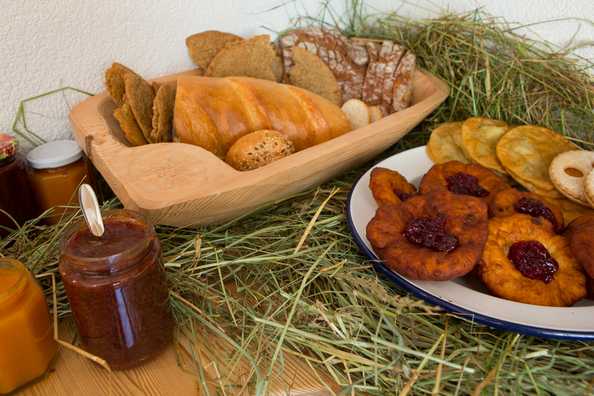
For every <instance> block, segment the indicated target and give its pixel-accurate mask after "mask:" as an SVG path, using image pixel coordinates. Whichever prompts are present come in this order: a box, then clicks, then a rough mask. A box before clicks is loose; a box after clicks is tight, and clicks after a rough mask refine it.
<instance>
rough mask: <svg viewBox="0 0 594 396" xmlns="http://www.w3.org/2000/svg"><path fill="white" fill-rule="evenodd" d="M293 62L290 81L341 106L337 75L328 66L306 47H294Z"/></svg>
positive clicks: (289, 76)
mask: <svg viewBox="0 0 594 396" xmlns="http://www.w3.org/2000/svg"><path fill="white" fill-rule="evenodd" d="M293 63H294V66H293V67H291V68H290V69H289V70H288V72H287V78H288V82H289V84H291V85H295V86H297V87H300V88H304V89H307V90H308V91H311V92H313V93H315V94H318V95H320V96H321V97H323V98H326V99H328V100H329V101H330V102H332V103H334V104H335V105H337V106H340V105H341V103H342V99H341V96H340V87H339V86H338V83H337V82H336V77H334V74H332V72H331V71H330V69H329V68H328V66H326V64H325V63H324V62H322V60H321V59H320V58H319V57H318V56H317V55H314V54H312V53H311V52H309V51H308V50H306V49H303V48H300V47H295V48H293Z"/></svg>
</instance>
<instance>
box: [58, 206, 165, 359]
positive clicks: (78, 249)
mask: <svg viewBox="0 0 594 396" xmlns="http://www.w3.org/2000/svg"><path fill="white" fill-rule="evenodd" d="M103 215H104V219H103V221H104V226H105V233H104V234H103V236H101V237H95V236H93V234H91V232H90V231H89V229H88V228H87V225H86V223H84V221H81V222H79V223H78V224H75V225H73V226H72V227H71V229H70V230H68V231H67V232H66V235H65V236H64V238H63V240H62V244H61V252H62V253H61V257H60V264H59V270H60V274H61V275H62V280H63V281H64V287H65V289H66V294H67V296H68V301H69V302H70V307H71V309H72V314H73V316H74V320H75V322H76V326H77V328H78V332H79V334H80V337H81V342H82V346H83V348H84V349H86V350H87V351H88V352H90V353H92V354H94V355H97V356H99V357H101V358H103V359H105V360H106V361H107V362H108V363H109V365H110V366H111V367H112V368H113V369H126V368H130V367H133V366H137V365H139V364H141V363H142V362H144V361H145V360H147V359H150V358H151V357H153V356H155V355H156V354H158V353H159V352H160V351H161V350H163V349H164V348H165V346H166V345H167V344H168V343H169V342H170V341H171V339H172V335H173V319H172V316H171V312H170V310H169V304H168V295H169V292H168V289H167V281H166V277H165V268H164V267H163V264H162V263H161V244H160V242H159V239H158V238H157V235H156V233H155V230H154V229H153V227H152V226H151V225H150V224H148V223H147V222H146V221H145V220H144V219H143V218H142V217H141V216H140V215H139V214H137V213H135V212H131V211H127V210H114V211H108V212H106V213H104V214H103Z"/></svg>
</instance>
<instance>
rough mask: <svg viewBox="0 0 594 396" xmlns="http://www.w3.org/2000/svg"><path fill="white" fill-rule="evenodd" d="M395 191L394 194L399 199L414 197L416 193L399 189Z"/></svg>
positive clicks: (404, 199)
mask: <svg viewBox="0 0 594 396" xmlns="http://www.w3.org/2000/svg"><path fill="white" fill-rule="evenodd" d="M395 193H396V196H397V197H398V198H399V199H400V200H401V201H406V200H407V199H409V198H411V197H414V196H415V195H416V194H415V193H406V192H404V191H400V190H396V191H395Z"/></svg>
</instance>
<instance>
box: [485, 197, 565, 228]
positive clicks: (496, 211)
mask: <svg viewBox="0 0 594 396" xmlns="http://www.w3.org/2000/svg"><path fill="white" fill-rule="evenodd" d="M515 213H523V214H527V215H529V216H532V217H536V218H539V217H540V218H542V219H544V220H546V221H545V224H550V225H551V226H552V229H553V231H555V232H557V233H560V232H561V231H562V230H563V225H564V222H563V212H562V211H561V208H560V207H559V206H557V205H556V204H555V203H553V202H549V201H545V200H544V199H542V198H541V197H539V196H538V195H536V194H534V193H530V192H523V191H518V190H516V189H515V188H508V189H507V190H503V191H500V192H498V193H497V194H495V196H494V197H493V200H492V201H491V203H490V204H489V215H491V216H493V217H505V216H511V215H513V214H515Z"/></svg>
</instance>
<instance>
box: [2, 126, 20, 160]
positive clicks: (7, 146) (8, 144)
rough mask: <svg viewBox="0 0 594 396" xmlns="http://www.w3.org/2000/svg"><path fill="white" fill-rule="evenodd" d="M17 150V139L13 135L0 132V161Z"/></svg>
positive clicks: (11, 155) (12, 155)
mask: <svg viewBox="0 0 594 396" xmlns="http://www.w3.org/2000/svg"><path fill="white" fill-rule="evenodd" d="M16 151H17V140H16V138H15V137H14V136H11V135H8V134H6V133H0V161H4V160H6V159H9V158H12V157H14V156H15V154H16Z"/></svg>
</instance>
